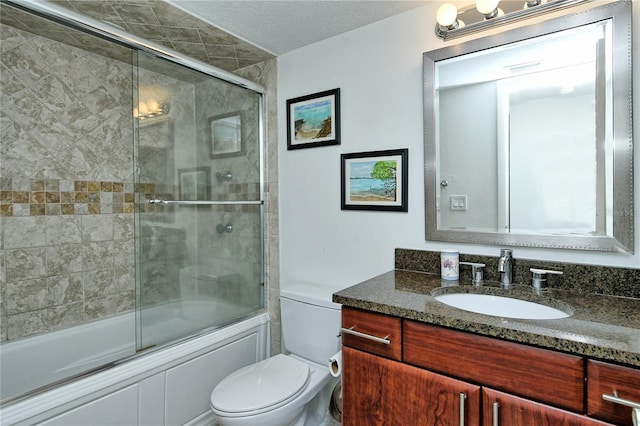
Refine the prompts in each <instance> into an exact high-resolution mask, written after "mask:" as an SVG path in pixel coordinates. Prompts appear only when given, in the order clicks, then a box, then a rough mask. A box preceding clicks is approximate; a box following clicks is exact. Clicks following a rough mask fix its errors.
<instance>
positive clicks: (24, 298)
mask: <svg viewBox="0 0 640 426" xmlns="http://www.w3.org/2000/svg"><path fill="white" fill-rule="evenodd" d="M5 297H6V298H7V302H6V310H7V314H8V315H13V314H18V313H22V312H29V311H36V310H39V309H43V308H46V307H48V306H49V304H50V303H49V294H48V292H47V281H46V279H44V278H38V279H31V280H23V281H15V282H10V283H7V286H6V290H5Z"/></svg>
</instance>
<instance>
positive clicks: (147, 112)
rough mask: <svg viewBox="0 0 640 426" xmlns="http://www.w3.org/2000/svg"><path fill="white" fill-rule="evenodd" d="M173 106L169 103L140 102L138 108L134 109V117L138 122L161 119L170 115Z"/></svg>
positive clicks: (151, 100)
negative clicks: (155, 118)
mask: <svg viewBox="0 0 640 426" xmlns="http://www.w3.org/2000/svg"><path fill="white" fill-rule="evenodd" d="M170 110H171V105H170V104H169V103H168V102H158V101H156V100H154V99H149V100H148V101H146V102H143V101H140V102H138V108H134V109H133V116H134V117H135V118H137V119H138V120H147V119H149V118H154V117H160V116H162V115H167V114H169V111H170Z"/></svg>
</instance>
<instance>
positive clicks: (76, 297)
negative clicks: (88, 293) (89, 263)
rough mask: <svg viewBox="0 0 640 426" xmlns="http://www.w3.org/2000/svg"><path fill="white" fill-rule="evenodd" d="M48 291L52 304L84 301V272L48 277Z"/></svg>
mask: <svg viewBox="0 0 640 426" xmlns="http://www.w3.org/2000/svg"><path fill="white" fill-rule="evenodd" d="M47 292H48V295H49V300H50V302H51V305H52V306H59V305H67V304H71V303H77V302H82V301H83V298H84V289H83V283H82V273H80V272H77V273H72V274H64V275H57V276H52V277H47Z"/></svg>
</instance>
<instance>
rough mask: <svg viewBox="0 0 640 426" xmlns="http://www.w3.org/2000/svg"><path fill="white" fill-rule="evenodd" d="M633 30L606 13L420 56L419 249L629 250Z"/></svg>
mask: <svg viewBox="0 0 640 426" xmlns="http://www.w3.org/2000/svg"><path fill="white" fill-rule="evenodd" d="M630 19H631V16H630V3H629V2H617V3H611V4H609V5H606V6H601V7H598V8H594V9H591V10H590V11H588V12H586V13H585V12H583V13H579V14H576V15H572V16H571V17H569V18H557V19H553V20H550V21H547V22H544V23H541V24H538V25H535V26H531V27H524V28H520V29H516V30H512V31H509V32H505V33H502V34H499V35H497V36H491V37H486V38H483V39H478V40H474V41H471V42H467V43H463V44H459V45H457V46H452V47H449V48H444V49H439V50H436V51H433V52H428V53H426V54H425V57H424V62H425V69H424V71H425V155H426V162H425V164H426V170H425V172H426V176H425V177H426V183H427V185H426V195H427V198H426V200H427V204H426V219H427V235H426V236H427V239H428V240H437V241H451V242H477V243H486V244H511V245H527V246H540V247H563V248H576V249H591V250H616V249H618V248H621V249H625V250H627V251H633V226H632V225H633V223H632V221H633V201H632V200H633V197H632V192H633V182H632V159H633V155H632V149H633V148H632V146H633V140H632V138H631V115H630V110H631V68H630V65H629V64H630V59H631V56H630V55H631V51H630V31H631V23H630V22H631V21H630ZM614 47H615V49H614Z"/></svg>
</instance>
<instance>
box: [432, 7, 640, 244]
mask: <svg viewBox="0 0 640 426" xmlns="http://www.w3.org/2000/svg"><path fill="white" fill-rule="evenodd" d="M606 19H612V20H613V25H612V35H613V52H612V56H613V75H612V82H613V110H614V115H613V145H614V148H613V149H614V159H613V163H614V166H613V169H614V170H613V181H614V188H613V205H614V212H613V236H591V235H566V234H565V235H562V234H557V235H555V234H511V233H500V232H479V231H464V230H441V229H438V228H437V224H438V211H437V207H436V206H437V185H438V182H437V181H436V167H437V165H436V145H437V143H438V142H437V141H436V115H435V114H436V110H435V105H434V104H435V100H434V99H435V98H434V93H435V81H434V78H435V63H436V62H437V61H441V60H444V59H449V58H453V57H456V56H460V55H465V54H468V53H473V52H477V51H480V50H485V49H489V48H493V47H498V46H503V45H506V44H510V43H514V42H519V41H522V40H526V39H530V38H535V37H538V36H543V35H546V34H550V33H554V32H558V31H562V30H566V29H570V28H574V27H578V26H582V25H587V24H591V23H594V22H598V21H602V20H606ZM631 20H632V13H631V1H627V0H620V1H616V2H612V3H608V4H606V5H602V6H598V7H594V8H592V9H588V10H585V11H582V12H578V13H574V14H570V15H566V16H561V17H558V18H552V19H550V20H547V21H544V22H540V23H536V24H533V25H528V26H524V27H521V28H516V29H513V30H509V31H504V32H501V33H498V34H495V35H490V36H487V37H482V38H479V39H475V40H471V41H467V42H463V43H460V44H456V45H451V46H448V47H444V48H441V49H437V50H433V51H430V52H426V53H424V54H423V67H424V68H423V74H424V80H423V83H424V87H423V89H424V94H423V99H424V148H425V149H424V155H425V158H424V167H425V170H424V179H425V225H426V227H425V229H426V232H425V237H426V240H427V241H447V242H454V243H473V244H496V245H506V246H521V247H543V248H562V249H577V250H594V251H619V250H624V251H627V252H629V253H633V252H634V235H633V233H634V229H633V219H634V205H633V204H634V203H633V122H632V119H633V117H632V107H633V100H632V91H631V87H632V75H631V72H632V65H631V63H632V56H631V55H632V50H631V27H632V24H631Z"/></svg>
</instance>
